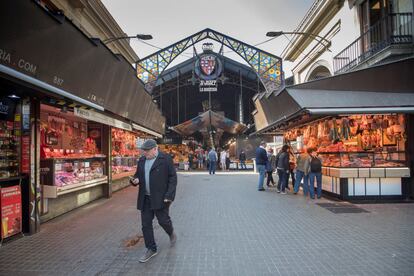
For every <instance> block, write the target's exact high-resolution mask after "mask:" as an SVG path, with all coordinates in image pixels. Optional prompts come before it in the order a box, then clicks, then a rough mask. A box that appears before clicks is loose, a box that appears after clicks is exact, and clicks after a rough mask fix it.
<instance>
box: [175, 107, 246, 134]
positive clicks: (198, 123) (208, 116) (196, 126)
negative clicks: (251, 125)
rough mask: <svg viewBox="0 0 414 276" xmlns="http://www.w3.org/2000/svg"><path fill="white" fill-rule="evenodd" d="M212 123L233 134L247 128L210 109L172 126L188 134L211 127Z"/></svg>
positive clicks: (176, 130)
mask: <svg viewBox="0 0 414 276" xmlns="http://www.w3.org/2000/svg"><path fill="white" fill-rule="evenodd" d="M210 124H211V126H213V127H215V128H216V129H222V130H224V131H225V132H228V133H231V134H237V133H241V132H243V131H244V130H246V128H247V127H246V126H245V125H244V124H241V123H238V122H236V121H233V120H230V119H229V118H226V117H225V116H223V115H221V114H219V113H216V112H213V111H211V110H209V111H206V112H204V113H202V114H200V115H198V116H197V117H195V118H193V119H191V120H188V121H185V122H184V123H182V124H179V125H176V126H174V127H172V129H173V130H174V131H175V132H177V133H178V134H180V135H183V136H188V135H191V134H193V133H194V132H196V131H199V130H203V129H207V128H209V127H210Z"/></svg>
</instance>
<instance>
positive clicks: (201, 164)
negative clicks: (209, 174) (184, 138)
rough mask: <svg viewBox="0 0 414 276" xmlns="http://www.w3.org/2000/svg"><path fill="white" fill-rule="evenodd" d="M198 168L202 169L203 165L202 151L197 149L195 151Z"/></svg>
mask: <svg viewBox="0 0 414 276" xmlns="http://www.w3.org/2000/svg"><path fill="white" fill-rule="evenodd" d="M197 162H198V168H199V169H202V168H203V164H204V151H203V150H202V149H201V148H200V147H199V149H198V151H197Z"/></svg>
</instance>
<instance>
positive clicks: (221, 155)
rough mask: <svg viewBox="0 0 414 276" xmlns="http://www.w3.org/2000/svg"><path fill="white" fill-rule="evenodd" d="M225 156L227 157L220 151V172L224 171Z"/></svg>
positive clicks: (224, 151)
mask: <svg viewBox="0 0 414 276" xmlns="http://www.w3.org/2000/svg"><path fill="white" fill-rule="evenodd" d="M226 156H227V152H226V150H225V149H222V151H221V152H220V166H221V170H222V171H225V170H226Z"/></svg>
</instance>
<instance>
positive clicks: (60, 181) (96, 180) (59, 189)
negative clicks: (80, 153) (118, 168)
mask: <svg viewBox="0 0 414 276" xmlns="http://www.w3.org/2000/svg"><path fill="white" fill-rule="evenodd" d="M40 164H41V184H42V185H43V196H44V197H46V198H56V197H58V196H59V195H62V194H66V193H69V192H72V191H76V190H80V189H84V188H88V187H92V186H96V185H100V184H105V183H107V180H108V177H107V175H106V172H105V157H95V158H87V159H74V158H53V159H44V160H41V162H40Z"/></svg>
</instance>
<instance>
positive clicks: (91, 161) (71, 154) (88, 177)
mask: <svg viewBox="0 0 414 276" xmlns="http://www.w3.org/2000/svg"><path fill="white" fill-rule="evenodd" d="M102 139H103V137H102V125H101V124H98V123H95V122H90V121H87V120H85V119H83V118H80V117H77V116H75V115H74V114H73V112H71V111H67V110H65V111H64V112H62V110H61V108H58V107H54V106H50V105H45V104H42V105H41V113H40V156H41V160H40V166H41V175H40V177H41V184H42V197H43V202H44V204H43V209H42V214H43V215H46V214H47V213H51V214H53V213H54V211H55V210H53V209H60V210H61V209H64V208H65V205H66V204H65V202H63V201H62V202H60V200H58V199H59V198H60V197H62V196H64V195H67V194H72V193H75V192H78V191H82V190H85V189H90V188H92V187H97V186H100V185H102V184H107V183H108V175H107V172H106V169H105V168H106V165H105V164H106V162H107V160H106V158H107V157H106V155H104V154H102ZM98 190H99V191H100V192H99V194H101V195H102V188H98ZM73 195H74V196H76V194H73ZM51 206H53V207H51ZM68 208H69V207H68Z"/></svg>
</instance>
